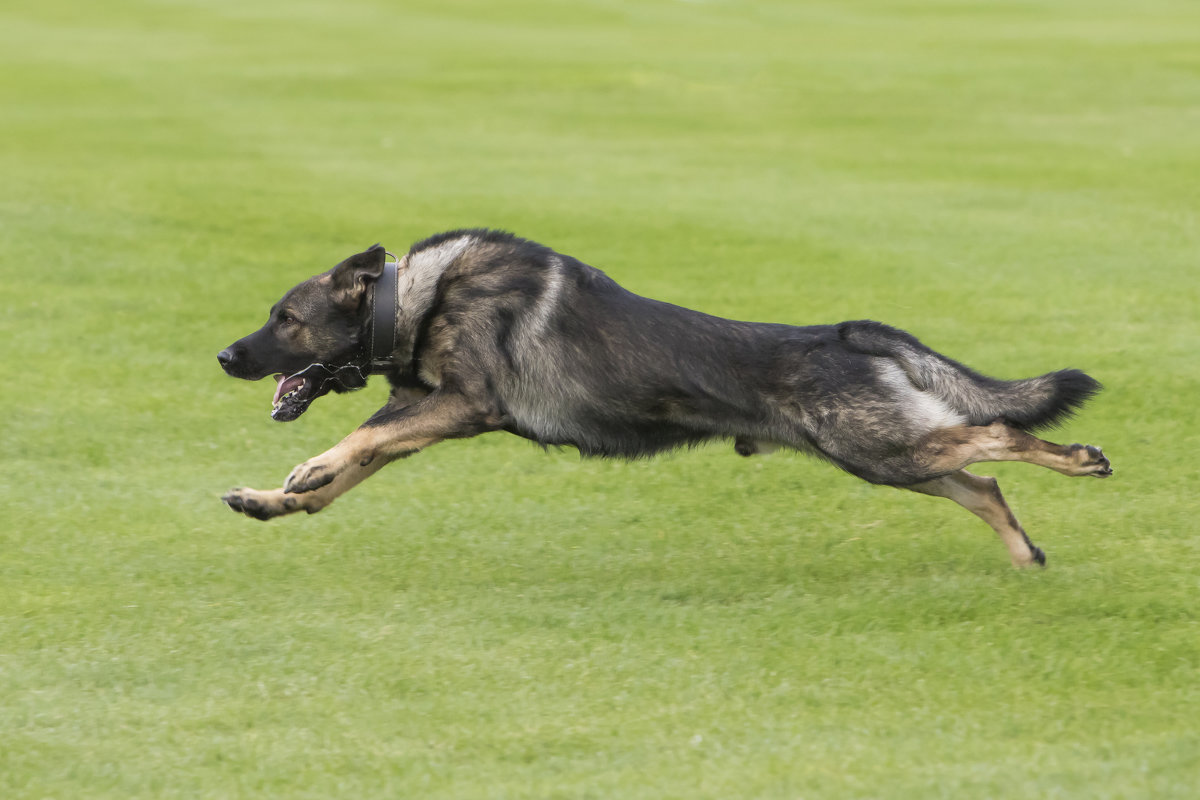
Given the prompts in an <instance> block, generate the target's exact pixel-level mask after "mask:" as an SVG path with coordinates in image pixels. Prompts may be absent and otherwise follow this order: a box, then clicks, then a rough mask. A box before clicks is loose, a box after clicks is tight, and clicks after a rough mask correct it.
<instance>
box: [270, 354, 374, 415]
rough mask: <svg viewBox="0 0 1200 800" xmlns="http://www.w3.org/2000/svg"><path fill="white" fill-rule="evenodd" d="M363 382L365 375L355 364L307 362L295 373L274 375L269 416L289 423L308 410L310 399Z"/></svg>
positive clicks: (356, 386)
mask: <svg viewBox="0 0 1200 800" xmlns="http://www.w3.org/2000/svg"><path fill="white" fill-rule="evenodd" d="M366 385H367V376H366V374H364V372H363V370H362V368H361V367H359V366H357V365H354V364H344V365H342V366H340V367H328V366H326V365H325V364H309V365H308V366H307V367H305V368H304V369H302V370H300V371H299V372H297V373H296V374H295V375H291V376H287V375H276V376H275V396H274V397H272V398H271V419H273V420H276V421H277V422H291V421H292V420H294V419H295V418H296V417H298V416H300V415H301V414H303V413H304V412H305V411H307V410H308V407H309V406H310V405H311V404H312V401H313V400H316V399H317V398H318V397H320V396H321V395H323V394H325V393H327V392H328V391H330V390H331V389H332V390H333V391H335V392H348V391H352V390H354V389H361V388H362V387H364V386H366Z"/></svg>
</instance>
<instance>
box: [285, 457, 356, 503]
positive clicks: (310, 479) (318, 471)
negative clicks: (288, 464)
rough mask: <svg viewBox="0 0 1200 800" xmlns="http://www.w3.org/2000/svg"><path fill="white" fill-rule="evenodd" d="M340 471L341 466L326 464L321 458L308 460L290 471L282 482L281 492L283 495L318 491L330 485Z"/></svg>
mask: <svg viewBox="0 0 1200 800" xmlns="http://www.w3.org/2000/svg"><path fill="white" fill-rule="evenodd" d="M341 471H342V469H341V465H333V464H327V463H325V462H324V461H323V460H322V457H321V456H317V457H316V458H310V459H309V460H308V461H305V462H304V463H303V464H301V465H300V466H298V467H296V468H295V469H294V470H292V474H291V475H288V478H287V480H286V481H284V482H283V491H284V493H285V494H303V493H305V492H311V491H314V490H316V489H320V488H321V487H322V486H327V485H328V484H330V483H332V482H333V479H334V478H336V477H337V476H338V473H339V472H341Z"/></svg>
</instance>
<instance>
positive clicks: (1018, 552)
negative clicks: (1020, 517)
mask: <svg viewBox="0 0 1200 800" xmlns="http://www.w3.org/2000/svg"><path fill="white" fill-rule="evenodd" d="M903 488H905V489H909V490H911V491H914V492H920V493H921V494H928V495H933V496H934V497H946V498H949V499H950V500H953V501H954V502H956V503H958V504H959V505H960V506H962V507H963V508H965V509H966V510H967V511H970V512H971V513H972V514H974V515H975V516H977V517H979V518H980V519H981V520H983V521H984V522H986V523H987V524H988V525H990V526H991V527H992V530H994V531H996V533H997V534H998V535H999V536H1000V540H1001V541H1002V542H1004V546H1005V547H1007V548H1008V555H1009V557H1010V558H1011V559H1012V563H1013V566H1015V567H1030V566H1033V565H1034V564H1042V565H1044V564H1045V563H1046V555H1045V553H1043V552H1042V550H1041V548H1040V547H1037V546H1035V545H1034V543H1033V542H1031V541H1029V537H1028V536H1026V535H1025V530H1024V529H1023V528H1022V527H1021V523H1019V522H1017V518H1016V517H1015V516H1013V513H1012V511H1011V510H1010V509H1009V507H1008V504H1007V503H1005V502H1004V495H1002V494H1001V493H1000V486H999V484H997V483H996V479H995V478H985V477H982V476H980V475H972V474H971V473H970V472H967V471H966V470H965V469H964V470H959V471H958V472H952V473H950V474H949V475H943V476H942V477H940V478H935V479H933V480H931V481H926V482H924V483H918V484H915V485H912V486H905V487H903Z"/></svg>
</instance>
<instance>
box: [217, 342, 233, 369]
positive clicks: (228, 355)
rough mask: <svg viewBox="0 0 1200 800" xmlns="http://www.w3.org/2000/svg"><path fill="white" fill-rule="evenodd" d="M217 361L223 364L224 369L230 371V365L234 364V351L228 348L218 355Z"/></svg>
mask: <svg viewBox="0 0 1200 800" xmlns="http://www.w3.org/2000/svg"><path fill="white" fill-rule="evenodd" d="M217 361H219V362H220V363H221V368H222V369H228V368H229V365H230V364H232V363H233V351H232V350H230V349H229V348H228V347H226V348H225V349H224V350H222V351H221V352H219V353H217Z"/></svg>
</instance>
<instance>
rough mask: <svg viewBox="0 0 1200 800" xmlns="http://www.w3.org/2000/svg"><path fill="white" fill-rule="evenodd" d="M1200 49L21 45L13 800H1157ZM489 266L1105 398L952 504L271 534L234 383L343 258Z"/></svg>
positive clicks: (481, 452)
mask: <svg viewBox="0 0 1200 800" xmlns="http://www.w3.org/2000/svg"><path fill="white" fill-rule="evenodd" d="M1198 109H1200V6H1197V4H1195V3H1192V2H1187V0H1178V2H1158V1H1156V0H1144V1H1143V2H1139V3H1136V4H1135V3H1118V2H1104V1H1103V0H1102V1H1101V2H1083V1H1082V0H1078V1H1077V2H1072V1H1071V0H1063V2H1040V1H1038V0H1030V1H1029V2H998V1H997V2H968V0H912V1H911V2H901V1H900V0H895V1H885V0H870V1H868V2H855V3H847V2H834V1H833V0H829V1H828V2H811V3H808V2H806V3H791V2H749V3H734V2H721V1H720V0H714V2H687V3H685V2H667V1H666V0H649V2H639V3H617V2H600V1H596V2H581V3H548V2H546V3H541V2H518V3H503V4H501V3H487V2H467V1H466V0H462V1H461V2H460V1H457V0H456V1H455V2H445V1H444V0H439V1H438V2H433V1H432V0H428V1H426V2H407V3H403V4H400V3H394V4H392V3H383V2H369V0H356V1H355V2H344V3H337V4H333V3H320V2H299V3H297V2H290V3H283V2H241V3H235V2H227V1H226V0H205V2H186V0H180V1H179V2H129V1H128V0H119V1H118V0H114V2H106V3H102V4H86V3H65V2H57V3H56V2H45V0H37V1H36V2H35V1H34V0H7V2H6V3H5V4H4V5H3V8H2V9H0V176H2V185H3V189H2V190H0V278H2V284H0V286H2V300H3V303H2V305H0V311H2V316H0V335H2V336H3V341H4V342H5V344H6V347H5V348H4V356H3V359H4V361H3V365H4V376H5V387H4V389H3V390H2V392H3V394H2V398H3V408H2V410H3V422H2V423H0V441H2V443H3V454H4V469H3V470H2V471H0V503H2V508H0V529H2V530H0V797H4V798H83V797H86V798H106V797H111V798H131V797H154V798H160V797H162V798H169V797H234V796H236V797H313V798H317V797H321V798H324V797H346V798H349V797H429V798H454V799H456V800H457V799H461V798H517V797H530V798H552V797H563V798H686V799H688V800H693V799H694V798H732V797H746V798H826V797H828V798H931V797H945V798H963V797H979V798H999V797H1005V798H1043V797H1046V798H1050V797H1054V798H1064V797H1072V798H1074V797H1078V798H1089V800H1090V799H1091V798H1145V797H1154V798H1172V797H1173V798H1190V797H1194V796H1195V794H1196V790H1197V786H1200V725H1198V724H1197V720H1200V624H1198V622H1197V619H1198V612H1200V578H1198V577H1197V576H1198V575H1200V570H1198V568H1200V539H1198V538H1197V536H1196V531H1197V522H1196V520H1197V516H1198V514H1200V500H1197V487H1198V481H1200V459H1198V458H1197V456H1196V453H1197V451H1198V450H1200V433H1198V432H1197V429H1198V423H1200V414H1198V413H1197V411H1196V398H1197V395H1198V392H1200V356H1198V355H1197V353H1198V352H1200V269H1198V266H1197V262H1198V257H1200V211H1198V202H1197V201H1198V200H1200V194H1198V190H1197V176H1198V175H1200V112H1198ZM462 225H487V226H493V227H502V228H507V229H511V230H514V231H516V232H518V233H520V234H522V235H524V236H528V237H531V238H534V239H538V240H540V241H543V242H545V243H547V244H549V245H551V246H553V247H555V248H557V249H559V250H561V251H563V252H567V253H570V254H572V255H576V256H578V257H580V258H582V259H584V260H585V261H588V262H590V263H592V264H595V265H597V266H599V267H601V268H603V269H605V270H607V271H608V272H609V273H610V274H611V275H613V276H614V277H615V278H617V279H618V280H620V281H621V282H623V283H624V284H625V285H627V286H628V287H630V288H631V289H633V290H635V291H639V292H642V293H644V294H649V295H652V296H655V297H659V298H662V299H666V300H670V301H674V302H677V303H681V304H685V305H691V306H695V307H699V308H702V309H703V310H706V311H709V312H712V313H717V314H722V315H727V316H732V317H739V318H754V319H769V320H778V321H794V322H797V323H810V322H822V321H838V320H841V319H848V318H849V319H854V318H864V317H869V318H875V319H881V320H884V321H887V322H889V323H892V324H895V325H899V326H902V327H905V328H907V329H909V330H911V331H913V332H914V333H916V334H917V335H918V336H920V337H921V338H922V339H923V340H925V341H926V342H927V343H929V344H930V345H932V346H934V347H936V348H938V349H940V350H942V351H944V352H946V353H948V354H950V355H952V356H954V357H956V358H959V359H961V360H964V361H966V362H967V363H970V364H972V365H973V366H975V367H977V368H979V369H981V370H983V371H986V372H989V373H992V374H997V375H1001V376H1005V377H1023V376H1027V375H1032V374H1037V373H1040V372H1045V371H1047V370H1050V369H1056V368H1061V367H1067V366H1075V367H1080V368H1084V369H1087V370H1088V371H1089V372H1091V373H1092V374H1094V375H1096V376H1097V377H1098V378H1099V379H1101V380H1102V381H1103V382H1104V383H1105V384H1106V386H1107V389H1106V391H1105V392H1104V394H1102V395H1101V396H1100V397H1099V398H1097V399H1096V401H1095V402H1094V403H1093V404H1092V405H1091V406H1090V407H1089V408H1088V409H1087V410H1086V411H1085V413H1084V414H1083V415H1081V416H1080V417H1079V418H1078V419H1077V420H1076V421H1074V422H1073V423H1072V424H1071V425H1070V426H1069V427H1068V428H1067V429H1066V430H1064V431H1061V432H1059V433H1058V434H1056V437H1057V438H1060V439H1062V440H1065V441H1076V440H1082V441H1089V442H1092V443H1095V444H1099V445H1102V446H1103V447H1104V448H1105V451H1106V453H1107V454H1109V455H1110V457H1111V458H1112V459H1113V463H1114V465H1115V467H1116V470H1117V473H1116V476H1115V477H1114V478H1113V479H1111V480H1108V481H1103V482H1101V481H1094V480H1076V481H1072V480H1068V479H1066V478H1063V477H1061V476H1058V475H1055V474H1053V473H1050V472H1048V471H1045V470H1038V469H1036V468H1034V467H1029V466H1024V465H1003V466H999V467H996V468H995V469H992V470H986V471H988V472H990V474H996V475H998V476H1000V478H1001V480H1002V484H1003V486H1004V487H1005V490H1006V493H1007V495H1008V496H1009V499H1010V501H1011V503H1012V505H1013V507H1014V509H1015V511H1016V513H1017V514H1018V516H1019V517H1020V518H1021V519H1022V521H1023V522H1024V523H1025V526H1026V528H1027V529H1028V530H1029V531H1030V533H1031V535H1032V536H1033V538H1034V540H1035V541H1037V542H1038V543H1039V544H1040V545H1042V546H1043V547H1044V548H1045V549H1046V551H1047V553H1048V555H1049V559H1050V566H1049V569H1047V570H1045V571H1037V572H1025V573H1023V572H1016V571H1014V570H1012V569H1011V568H1010V567H1009V566H1008V559H1007V555H1006V553H1005V551H1004V548H1003V547H1002V546H1001V545H1000V544H999V543H998V542H997V541H996V540H995V537H994V536H993V535H992V534H991V533H990V532H989V531H988V530H987V529H986V528H985V527H984V526H983V525H982V524H981V523H979V522H978V521H976V520H974V519H973V518H971V517H970V516H969V515H967V514H966V513H964V512H963V511H961V510H960V509H958V508H956V507H953V506H952V505H951V504H949V503H946V502H945V501H938V500H933V499H929V498H923V497H918V496H915V495H908V494H906V493H901V492H896V491H892V490H885V489H878V488H872V487H870V486H867V485H865V484H862V483H860V482H857V481H855V480H854V479H852V478H849V477H847V476H845V475H842V474H840V473H838V472H837V471H835V470H833V469H831V468H829V467H828V466H826V465H822V464H819V463H816V462H813V461H810V460H806V459H804V458H802V457H799V456H791V455H786V454H780V455H775V456H771V457H767V458H763V459H753V460H743V459H739V458H737V457H736V456H734V455H733V453H732V449H731V448H730V447H729V446H720V447H718V446H713V447H707V448H701V449H699V450H697V451H693V452H685V453H679V454H676V455H673V456H671V457H667V458H664V459H659V460H657V461H654V462H639V463H633V464H625V463H609V462H597V461H588V462H583V461H580V460H579V459H578V457H577V456H576V455H574V454H573V453H570V452H550V453H543V452H541V451H539V450H538V449H537V448H535V447H533V446H531V445H529V444H528V443H525V442H522V441H520V440H517V439H515V438H513V437H507V436H504V435H490V436H485V437H480V438H478V439H475V440H470V441H463V442H454V443H449V444H445V445H440V446H438V447H436V448H432V449H431V450H430V451H428V452H426V453H423V454H422V455H420V456H419V457H417V458H414V459H410V460H407V461H405V462H402V463H399V464H396V465H393V466H392V467H390V468H388V469H387V470H386V471H385V472H383V473H381V474H380V475H378V476H376V477H375V478H374V479H372V480H371V481H369V482H368V483H367V484H364V485H363V486H362V487H360V488H359V489H357V490H355V491H354V492H353V493H351V494H350V495H348V496H346V497H345V498H343V499H341V500H339V501H338V502H337V503H336V504H335V505H334V506H333V507H331V508H330V509H328V510H327V511H325V512H323V513H321V514H318V515H315V516H312V517H303V518H295V519H286V520H280V521H275V522H272V523H270V524H266V525H263V524H259V523H257V522H253V521H250V520H247V519H245V518H241V517H238V516H235V515H234V514H231V513H229V512H228V510H226V509H225V508H224V507H223V506H222V505H221V504H220V502H219V501H218V497H219V496H220V494H221V493H222V492H223V491H224V490H226V489H227V488H228V487H230V486H233V485H251V486H258V487H262V488H269V487H271V486H274V485H278V484H279V482H280V481H281V480H282V479H283V478H284V477H285V476H286V475H287V473H288V471H289V470H290V468H291V467H292V466H293V465H294V464H296V463H299V462H300V461H302V460H304V459H305V458H306V457H308V456H310V455H313V454H315V453H317V452H320V451H321V450H323V449H325V448H326V447H328V446H329V445H331V444H332V443H333V442H335V441H336V440H337V439H338V438H339V437H340V436H341V435H343V434H344V433H346V432H348V431H349V430H350V429H351V428H352V427H353V426H354V425H355V424H357V422H359V421H360V420H361V419H363V418H365V416H366V415H367V414H369V413H370V411H372V410H373V409H374V408H375V407H377V406H378V405H379V404H380V403H381V402H382V399H383V396H384V393H385V390H384V388H383V387H382V386H377V385H372V386H370V387H369V388H368V389H366V390H364V391H363V392H360V393H358V394H355V395H350V396H345V397H339V398H326V399H325V400H322V401H319V402H318V403H317V404H316V405H315V406H314V408H313V409H312V410H311V411H310V412H309V413H308V414H307V415H306V416H305V417H304V418H303V419H301V420H300V421H298V422H296V423H294V424H291V425H286V426H284V425H278V424H276V423H273V422H272V421H271V420H270V419H269V418H268V415H267V411H268V405H269V402H268V401H269V389H266V388H265V387H264V386H263V385H251V384H246V383H243V382H238V381H233V380H229V379H227V378H225V377H224V376H223V375H222V374H221V372H220V370H219V369H218V368H217V364H216V360H215V354H216V352H217V350H218V349H220V348H221V347H223V346H224V345H226V344H228V343H229V342H230V341H232V340H234V339H235V338H237V337H238V336H240V335H243V334H244V333H246V332H248V331H250V330H252V329H253V328H255V327H257V326H258V325H259V324H260V322H261V320H262V319H263V318H264V315H265V312H266V309H267V308H268V306H269V305H270V304H271V303H272V302H273V301H274V300H275V299H277V297H278V296H279V295H280V294H281V293H282V291H283V290H284V289H285V288H286V287H288V286H290V285H291V284H293V283H295V282H297V281H298V280H300V279H302V278H304V277H307V276H308V275H310V274H312V273H315V272H318V271H321V270H324V269H326V268H328V267H329V266H330V265H332V264H333V263H335V262H336V261H338V260H340V259H341V258H342V257H344V256H345V255H347V254H349V253H351V252H355V251H357V250H358V249H361V248H362V247H365V246H367V245H370V244H372V243H373V242H376V241H382V242H383V243H384V244H386V245H387V246H388V247H389V248H391V249H393V250H395V249H403V248H405V247H406V246H407V245H408V243H410V242H412V241H414V240H417V239H419V238H423V237H424V236H426V235H428V234H431V233H434V232H437V231H439V230H443V229H448V228H452V227H457V226H462Z"/></svg>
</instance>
